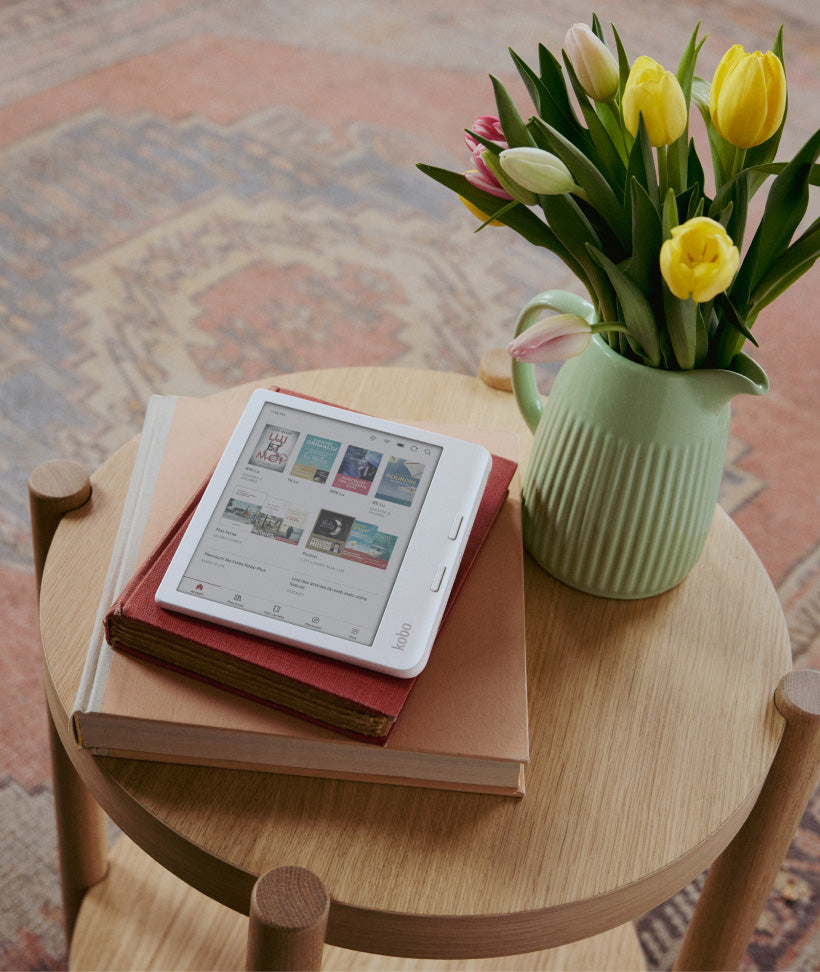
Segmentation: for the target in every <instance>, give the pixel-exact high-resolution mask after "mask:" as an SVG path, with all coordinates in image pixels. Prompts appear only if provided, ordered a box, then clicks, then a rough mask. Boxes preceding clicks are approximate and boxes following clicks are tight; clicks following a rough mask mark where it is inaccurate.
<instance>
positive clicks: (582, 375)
mask: <svg viewBox="0 0 820 972" xmlns="http://www.w3.org/2000/svg"><path fill="white" fill-rule="evenodd" d="M545 310H554V311H557V312H559V313H565V314H577V315H578V316H580V317H583V318H585V319H586V320H588V321H589V322H590V323H593V322H594V317H595V311H594V308H593V307H592V305H591V304H590V303H589V302H588V301H585V300H584V299H583V298H581V297H578V296H577V295H575V294H571V293H568V292H566V291H561V290H553V291H546V292H544V293H542V294H538V296H536V297H534V298H533V299H532V300H531V301H530V302H529V303H528V304H527V305H526V306H525V307H524V309H523V310H522V311H521V314H520V316H519V319H518V323H517V326H516V335H518V334H520V333H521V332H522V331H524V330H526V328H528V327H529V326H530V325H532V324H534V323H536V321H538V320H540V319H541V318H542V317H543V316H544V311H545ZM512 378H513V390H514V392H515V397H516V401H517V402H518V407H519V409H520V410H521V414H522V415H523V416H524V419H525V421H526V422H527V425H528V426H529V428H530V431H532V432H533V433H534V440H533V444H532V450H531V453H530V458H529V462H528V464H527V467H526V469H525V472H524V480H523V528H524V542H525V545H526V547H527V549H528V550H529V552H530V553H531V554H532V556H533V557H534V558H535V559H536V560H537V561H538V563H539V564H541V566H542V567H544V568H545V569H546V570H547V571H549V573H551V574H552V575H553V576H554V577H557V578H558V579H559V580H561V581H564V582H565V583H567V584H569V585H570V586H571V587H574V588H576V589H578V590H582V591H586V592H588V593H591V594H597V595H599V596H602V597H613V598H640V597H649V596H651V595H654V594H660V593H661V592H663V591H667V590H669V589H670V588H672V587H674V586H675V585H676V584H678V583H680V581H682V580H683V579H684V578H685V577H686V575H687V574H688V573H689V571H690V570H691V569H692V568H693V567H694V565H695V564H696V563H697V560H698V558H699V557H700V554H701V551H702V550H703V546H704V544H705V543H706V538H707V536H708V534H709V529H710V526H711V523H712V517H713V515H714V511H715V504H716V502H717V497H718V490H719V488H720V481H721V477H722V474H723V465H724V459H725V453H726V444H727V439H728V434H729V418H730V410H731V406H730V401H731V399H732V398H733V397H734V396H735V395H741V394H747V395H762V394H764V393H765V392H766V391H767V390H768V384H769V383H768V379H767V377H766V374H765V373H764V372H763V370H762V369H761V368H760V367H759V366H758V365H757V364H756V363H755V362H754V361H752V359H751V358H749V357H747V356H746V355H745V354H740V355H738V356H737V357H736V358H735V360H734V362H733V366H732V369H731V370H723V369H720V370H719V369H714V370H710V369H697V370H694V371H664V370H660V369H657V368H649V367H647V366H646V365H642V364H639V363H637V362H635V361H631V360H629V359H628V358H625V357H623V356H622V355H620V354H618V353H617V352H616V351H614V350H613V349H612V348H611V347H610V346H609V344H608V343H607V341H606V339H605V338H604V337H602V336H600V335H596V336H594V337H593V339H592V340H591V341H590V344H589V345H588V347H587V348H586V350H585V351H584V352H583V353H582V354H580V355H578V356H577V357H575V358H571V359H570V360H568V361H566V362H565V363H564V364H563V365H562V366H561V370H560V371H559V372H558V376H557V378H556V380H555V383H554V385H553V388H552V390H551V391H550V394H549V397H548V399H547V402H546V404H544V403H542V400H541V396H540V395H539V393H538V388H537V385H536V377H535V370H534V366H533V365H532V364H527V363H524V362H519V361H513V363H512Z"/></svg>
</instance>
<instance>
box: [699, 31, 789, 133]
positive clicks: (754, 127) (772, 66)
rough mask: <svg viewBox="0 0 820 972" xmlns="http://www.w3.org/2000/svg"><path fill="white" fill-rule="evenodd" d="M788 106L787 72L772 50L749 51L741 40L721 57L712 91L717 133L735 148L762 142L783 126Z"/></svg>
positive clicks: (710, 96) (712, 111)
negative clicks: (752, 52) (744, 47)
mask: <svg viewBox="0 0 820 972" xmlns="http://www.w3.org/2000/svg"><path fill="white" fill-rule="evenodd" d="M785 110H786V72H785V71H784V70H783V65H782V64H781V63H780V60H779V58H778V57H777V55H776V54H773V53H772V51H767V52H766V53H765V54H761V53H760V51H755V53H754V54H747V53H746V52H745V51H744V50H743V47H742V46H741V45H740V44H735V45H734V46H732V47H730V48H729V50H728V51H726V53H725V54H724V55H723V57H722V58H721V60H720V64H718V66H717V70H716V71H715V76H714V78H713V79H712V87H711V89H710V92H709V111H710V113H711V115H712V124H713V125H714V126H715V128H716V129H717V131H718V133H719V134H720V135H721V136H722V137H723V138H725V139H726V141H727V142H729V143H730V144H731V145H734V146H735V148H740V149H748V148H752V147H753V146H755V145H760V144H761V143H762V142H765V141H766V140H767V139H769V138H771V137H772V135H774V133H775V132H776V131H777V129H778V128H779V127H780V123H781V122H782V121H783V114H784V112H785Z"/></svg>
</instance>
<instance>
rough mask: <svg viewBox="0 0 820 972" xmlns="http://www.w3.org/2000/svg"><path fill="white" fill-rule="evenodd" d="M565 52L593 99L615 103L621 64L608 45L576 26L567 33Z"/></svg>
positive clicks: (582, 27)
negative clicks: (613, 101)
mask: <svg viewBox="0 0 820 972" xmlns="http://www.w3.org/2000/svg"><path fill="white" fill-rule="evenodd" d="M564 49H565V50H566V52H567V56H568V57H569V60H570V63H571V64H572V67H573V69H574V71H575V73H576V75H577V76H578V80H579V81H580V82H581V87H582V88H583V89H584V91H586V93H587V94H588V95H589V96H590V98H592V99H593V100H594V101H612V99H613V98H614V97H615V95H616V93H617V91H618V83H619V75H618V64H617V62H616V60H615V58H614V57H613V56H612V54H611V52H610V50H609V48H608V47H607V46H606V44H604V43H603V41H602V40H601V39H600V38H599V37H598V36H597V35H596V34H595V33H594V32H593V30H592V29H591V28H590V27H588V26H587V25H586V24H575V25H574V26H572V27H570V29H569V30H568V31H567V36H566V38H565V39H564Z"/></svg>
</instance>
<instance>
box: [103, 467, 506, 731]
mask: <svg viewBox="0 0 820 972" xmlns="http://www.w3.org/2000/svg"><path fill="white" fill-rule="evenodd" d="M515 470H516V463H514V462H512V461H511V460H510V459H507V458H504V457H501V456H497V455H494V456H493V466H492V471H491V474H490V479H489V482H488V484H487V487H486V489H485V491H484V495H483V498H482V502H481V505H480V507H479V511H478V514H477V516H476V520H475V523H474V525H473V529H472V532H471V534H470V539H469V541H468V544H467V548H466V550H465V554H464V557H463V559H462V562H461V566H460V568H459V571H458V573H457V575H456V581H455V583H454V585H453V591H452V593H451V596H450V601H449V603H448V608H447V612H446V613H445V621H444V622H443V623H446V619H447V615H448V614H449V611H450V608H451V606H452V604H453V603H454V600H455V598H456V597H457V596H458V593H459V591H460V589H461V587H462V585H463V584H464V581H465V579H466V577H467V575H468V573H469V571H470V568H471V566H472V564H473V562H474V560H475V558H476V556H477V554H478V552H479V550H480V548H481V545H482V544H483V542H484V539H485V538H486V536H487V534H488V532H489V530H490V527H491V526H492V524H493V521H494V520H495V518H496V515H497V514H498V511H499V510H500V509H501V506H502V505H503V503H504V500H505V498H506V496H507V491H508V487H509V484H510V481H511V479H512V477H513V475H514V473H515ZM199 495H201V491H200V492H199V493H197V495H196V496H194V497H193V498H192V499H191V501H190V503H189V504H188V506H187V507H186V509H185V510H184V511H183V512H182V514H180V516H179V517H178V518H177V519H176V521H175V522H174V524H173V526H172V527H171V529H170V530H169V531H168V533H167V534H166V536H165V537H164V538H163V540H162V541H161V542H160V543H159V544H158V545H157V547H156V548H155V549H154V551H153V553H152V554H151V555H150V556H149V557H148V558H147V559H146V560H145V562H144V563H143V564H142V566H141V567H140V568H139V570H138V571H137V572H136V574H135V575H134V577H133V578H132V579H131V581H130V582H129V583H128V584H127V586H126V587H125V589H124V590H123V592H122V594H121V596H120V597H119V598H118V599H117V602H116V603H115V604H114V606H113V607H112V609H111V610H110V611H109V612H108V614H107V616H106V618H105V632H106V638H107V640H108V643H109V644H110V645H111V647H112V648H114V649H116V650H118V651H122V652H126V653H129V654H132V655H134V656H135V657H138V658H142V659H145V660H147V661H151V662H154V663H157V664H160V665H164V666H166V667H168V668H171V669H173V670H175V671H178V672H182V673H184V674H186V675H189V676H192V677H194V678H198V679H200V680H202V681H205V682H208V683H210V684H213V685H216V686H218V687H220V688H224V689H227V690H229V691H232V692H235V693H237V694H239V695H243V696H245V697H247V698H252V699H255V700H257V701H261V702H265V703H266V704H268V705H272V706H274V707H275V708H278V709H281V710H282V711H285V712H289V713H291V714H293V715H298V716H300V717H302V718H305V719H308V720H310V721H312V722H315V723H317V724H319V725H323V726H326V727H327V728H330V729H334V730H336V731H339V732H343V733H346V734H348V735H351V736H354V737H356V738H359V739H364V740H366V741H369V742H374V743H384V742H385V740H386V739H387V737H388V735H389V733H390V731H391V729H392V728H393V726H394V724H395V722H396V719H397V718H398V715H399V713H400V712H401V709H402V707H403V706H404V703H405V702H406V700H407V697H408V696H409V694H410V692H411V691H412V688H413V685H414V683H415V679H402V678H394V677H392V676H389V675H383V674H381V673H378V672H373V671H369V670H367V669H364V668H361V667H358V666H355V665H350V664H347V663H345V662H340V661H336V660H335V659H331V658H326V657H324V656H321V655H317V654H314V653H312V652H307V651H303V650H300V649H298V648H291V647H289V646H287V645H282V644H279V643H276V642H273V641H270V640H269V639H266V638H261V637H257V636H254V635H249V634H245V633H243V632H239V631H234V630H231V629H228V628H226V627H223V626H221V625H218V624H214V623H212V622H208V621H203V620H200V619H197V618H191V617H187V616H184V615H181V614H177V613H175V612H171V611H167V610H164V609H163V608H160V607H159V606H158V605H157V604H156V602H155V600H154V595H155V593H156V590H157V586H158V585H159V581H160V579H161V578H162V576H163V574H164V573H165V570H166V569H167V566H168V564H169V562H170V559H171V557H172V556H173V553H174V551H175V550H176V547H177V545H178V543H179V540H180V538H181V536H182V534H183V533H184V530H185V527H186V525H187V522H188V520H189V519H190V516H191V514H192V513H193V510H194V508H195V505H196V503H197V501H198V499H199ZM433 650H434V651H435V646H434V649H433Z"/></svg>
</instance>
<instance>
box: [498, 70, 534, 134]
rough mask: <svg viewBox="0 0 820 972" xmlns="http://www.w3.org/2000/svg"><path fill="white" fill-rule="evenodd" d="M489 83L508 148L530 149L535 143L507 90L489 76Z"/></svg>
mask: <svg viewBox="0 0 820 972" xmlns="http://www.w3.org/2000/svg"><path fill="white" fill-rule="evenodd" d="M490 81H491V82H492V85H493V92H494V94H495V104H496V108H497V109H498V120H499V121H500V122H501V130H502V131H503V132H504V138H505V139H506V140H507V145H509V146H510V148H520V147H522V146H524V147H526V148H532V147H533V146H534V145H535V141H534V140H533V137H532V135H530V130H529V129H528V128H527V125H526V123H525V121H524V119H523V118H522V117H521V115H520V114H519V111H518V108H517V107H516V105H515V102H514V101H513V100H512V98H511V97H510V95H509V93H508V92H507V89H506V88H505V87H504V85H503V84H502V83H501V82H500V81H499V80H498V78H496V77H493V76H492V75H490Z"/></svg>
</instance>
